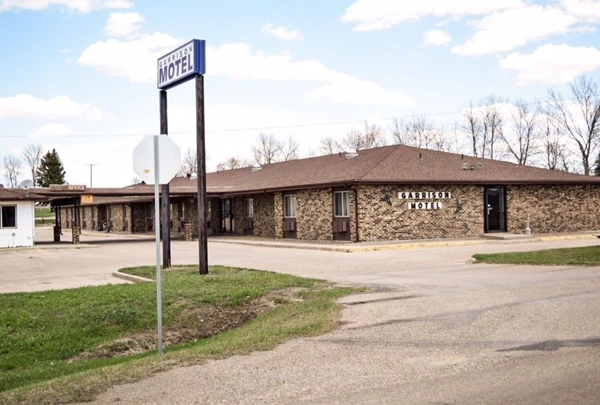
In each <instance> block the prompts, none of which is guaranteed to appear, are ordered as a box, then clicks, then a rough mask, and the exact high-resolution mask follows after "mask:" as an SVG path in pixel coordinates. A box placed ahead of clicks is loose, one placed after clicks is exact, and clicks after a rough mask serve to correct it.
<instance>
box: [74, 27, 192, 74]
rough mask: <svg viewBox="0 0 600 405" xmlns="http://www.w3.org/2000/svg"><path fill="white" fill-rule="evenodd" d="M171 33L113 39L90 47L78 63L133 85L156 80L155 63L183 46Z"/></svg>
mask: <svg viewBox="0 0 600 405" xmlns="http://www.w3.org/2000/svg"><path fill="white" fill-rule="evenodd" d="M182 43H183V41H180V40H178V39H176V38H173V37H172V36H170V35H168V34H161V33H155V34H152V35H146V36H143V37H140V38H137V39H134V40H131V41H121V40H119V39H115V38H111V39H108V40H106V41H98V42H96V43H94V44H92V45H90V46H88V47H87V48H86V49H85V50H84V51H83V53H82V54H81V56H80V57H79V60H78V61H77V62H78V63H79V64H81V65H84V66H89V67H93V68H95V69H96V70H97V71H99V72H102V73H104V74H107V75H109V76H118V77H126V78H128V79H129V80H131V81H132V82H149V81H152V80H156V60H157V59H158V58H159V57H161V56H163V55H164V54H165V53H167V52H169V51H171V50H173V49H174V48H176V47H177V46H179V45H181V44H182Z"/></svg>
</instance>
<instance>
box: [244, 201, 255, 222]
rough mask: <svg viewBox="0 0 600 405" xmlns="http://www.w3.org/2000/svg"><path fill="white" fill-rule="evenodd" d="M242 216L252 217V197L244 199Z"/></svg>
mask: <svg viewBox="0 0 600 405" xmlns="http://www.w3.org/2000/svg"><path fill="white" fill-rule="evenodd" d="M244 218H254V199H252V198H246V199H245V200H244Z"/></svg>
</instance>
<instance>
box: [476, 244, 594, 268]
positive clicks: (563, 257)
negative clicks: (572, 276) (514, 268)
mask: <svg viewBox="0 0 600 405" xmlns="http://www.w3.org/2000/svg"><path fill="white" fill-rule="evenodd" d="M473 258H474V259H475V260H476V261H478V262H484V263H498V264H534V265H544V266H565V265H577V266H600V246H586V247H578V248H564V249H548V250H537V251H533V252H513V253H495V254H476V255H474V256H473Z"/></svg>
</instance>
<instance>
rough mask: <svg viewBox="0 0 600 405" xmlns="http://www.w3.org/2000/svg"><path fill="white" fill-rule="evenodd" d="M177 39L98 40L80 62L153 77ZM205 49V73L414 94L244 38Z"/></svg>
mask: <svg viewBox="0 0 600 405" xmlns="http://www.w3.org/2000/svg"><path fill="white" fill-rule="evenodd" d="M181 42H182V41H179V40H177V39H175V38H173V37H171V36H170V35H167V34H160V33H157V34H153V35H148V36H143V37H141V38H137V39H134V40H130V41H121V40H118V39H109V40H107V41H99V42H96V43H95V44H93V45H90V46H89V47H88V48H87V49H85V50H84V51H83V53H82V55H81V57H80V58H79V63H80V64H82V65H85V66H90V67H94V68H95V69H96V70H98V71H101V72H103V73H105V74H108V75H110V76H120V77H125V78H128V79H129V80H131V81H133V82H148V81H153V80H156V60H157V58H158V57H160V56H162V55H164V54H165V53H167V52H168V51H170V50H172V49H173V48H175V47H176V46H178V45H180V44H181ZM206 53H207V60H210V66H209V69H208V72H207V74H209V75H226V76H229V77H231V78H233V79H237V80H242V79H261V80H270V81H284V80H285V81H303V82H316V83H324V84H327V85H328V86H326V87H325V88H323V89H320V90H319V91H317V92H315V93H313V94H312V95H311V98H327V99H331V100H336V101H346V102H349V103H355V104H365V102H364V99H363V100H361V99H358V97H362V96H363V95H365V94H368V97H367V98H366V99H368V100H371V101H373V102H375V101H376V99H377V97H380V98H381V99H380V102H379V103H382V104H385V103H387V104H392V105H396V106H398V105H410V104H412V100H411V99H410V98H409V97H408V96H407V95H405V94H403V93H401V92H400V91H387V90H384V89H382V88H381V87H380V86H379V85H377V84H376V83H373V82H370V81H363V80H359V79H357V78H354V77H352V76H350V75H347V74H345V73H342V72H338V71H335V70H332V69H329V68H328V67H326V66H325V65H324V64H323V63H321V62H320V61H318V60H306V61H294V60H292V56H291V55H290V54H289V53H282V54H275V55H268V54H266V53H264V52H262V51H253V50H252V48H251V47H250V46H249V45H247V44H242V43H237V44H224V45H221V46H219V47H216V48H213V47H207V49H206ZM342 82H343V83H345V84H346V85H347V86H351V87H352V88H348V89H345V88H344V86H342V85H341V84H340V83H342ZM334 92H335V93H336V94H337V95H335V94H334ZM342 94H343V96H342ZM345 97H350V98H345ZM351 97H356V98H351Z"/></svg>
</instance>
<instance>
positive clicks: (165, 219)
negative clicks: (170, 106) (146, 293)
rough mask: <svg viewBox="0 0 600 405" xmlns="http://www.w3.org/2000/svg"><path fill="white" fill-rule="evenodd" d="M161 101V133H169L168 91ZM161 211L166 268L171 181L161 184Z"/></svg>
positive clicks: (165, 265) (168, 251)
mask: <svg viewBox="0 0 600 405" xmlns="http://www.w3.org/2000/svg"><path fill="white" fill-rule="evenodd" d="M159 103H160V133H161V135H168V134H169V121H168V118H167V117H168V116H167V91H166V90H161V91H160V92H159ZM161 196H162V198H161V200H160V202H161V211H162V220H161V223H162V249H163V257H162V265H163V267H164V268H165V269H168V268H170V267H171V201H170V200H171V198H170V195H169V183H167V184H163V185H161Z"/></svg>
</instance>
